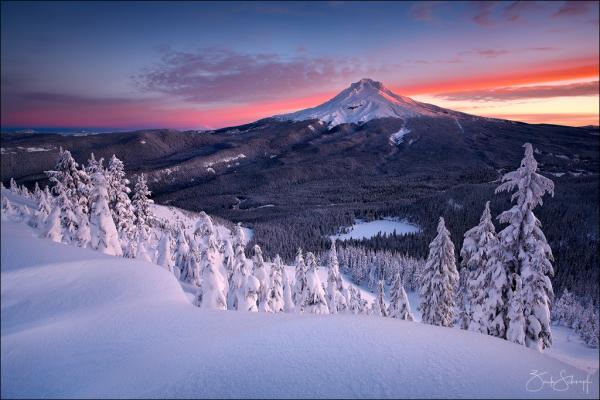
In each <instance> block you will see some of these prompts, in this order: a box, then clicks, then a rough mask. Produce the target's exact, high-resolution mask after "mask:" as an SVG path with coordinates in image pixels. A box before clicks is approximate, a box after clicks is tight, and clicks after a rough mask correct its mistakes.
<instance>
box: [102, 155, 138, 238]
mask: <svg viewBox="0 0 600 400" xmlns="http://www.w3.org/2000/svg"><path fill="white" fill-rule="evenodd" d="M106 176H107V180H108V198H109V203H108V204H109V206H110V211H111V213H112V217H113V220H114V221H115V225H116V226H117V231H118V232H119V235H120V236H121V238H122V239H123V240H124V241H127V240H131V239H132V238H133V235H134V233H135V231H136V228H135V222H136V215H135V213H134V208H133V205H132V203H131V200H130V199H129V193H130V192H131V189H129V179H127V178H126V177H125V167H124V165H123V162H122V161H121V160H119V159H118V158H117V157H116V156H115V155H114V154H113V156H112V157H111V158H110V160H109V162H108V167H107V169H106Z"/></svg>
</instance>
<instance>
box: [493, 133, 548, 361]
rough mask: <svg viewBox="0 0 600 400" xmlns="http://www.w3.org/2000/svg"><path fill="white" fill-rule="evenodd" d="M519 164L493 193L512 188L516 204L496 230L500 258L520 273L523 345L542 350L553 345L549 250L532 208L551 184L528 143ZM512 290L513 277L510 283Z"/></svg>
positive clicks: (510, 270)
mask: <svg viewBox="0 0 600 400" xmlns="http://www.w3.org/2000/svg"><path fill="white" fill-rule="evenodd" d="M523 147H525V156H524V158H523V160H521V166H520V167H519V168H518V169H517V170H516V171H512V172H509V173H507V174H505V175H504V176H503V177H502V182H503V183H502V184H501V185H500V186H498V188H497V189H496V193H499V192H504V191H507V192H510V191H513V190H515V192H514V193H513V195H512V197H511V200H512V201H514V202H515V203H516V204H515V205H514V206H513V207H512V208H511V209H510V210H508V211H504V212H503V213H502V214H500V216H499V217H498V219H499V220H500V222H501V223H508V224H509V225H508V226H507V227H506V228H504V229H503V230H502V231H501V232H500V233H499V238H500V249H501V253H500V259H501V261H502V263H503V264H504V265H505V266H506V269H507V271H508V272H510V273H512V274H515V275H513V276H516V275H519V276H520V278H521V284H522V293H521V295H522V299H523V316H524V321H525V333H526V335H525V338H526V340H525V344H526V345H527V346H528V347H532V348H536V349H538V350H540V351H541V350H543V349H545V348H547V347H549V346H550V345H551V344H552V331H551V328H550V304H551V302H552V298H553V296H554V294H553V290H552V283H551V282H550V277H551V276H552V275H553V274H554V270H553V268H552V261H553V256H552V250H551V249H550V246H549V245H548V242H547V241H546V237H545V235H544V233H543V232H542V229H541V223H540V221H539V220H538V219H537V218H536V216H535V215H534V214H533V209H534V208H535V207H537V206H538V205H542V204H543V201H542V197H543V196H544V194H546V193H550V195H554V183H553V182H552V181H551V180H550V179H548V178H546V177H544V176H542V175H539V174H538V173H537V169H538V164H537V161H536V160H535V158H534V157H533V148H532V146H531V144H529V143H525V144H524V145H523ZM510 287H511V289H512V290H515V282H514V280H513V282H512V284H511V285H510Z"/></svg>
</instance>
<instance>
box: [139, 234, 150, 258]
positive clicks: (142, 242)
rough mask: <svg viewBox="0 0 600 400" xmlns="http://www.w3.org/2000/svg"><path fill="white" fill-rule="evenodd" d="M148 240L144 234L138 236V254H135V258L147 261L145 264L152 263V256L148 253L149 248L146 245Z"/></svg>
mask: <svg viewBox="0 0 600 400" xmlns="http://www.w3.org/2000/svg"><path fill="white" fill-rule="evenodd" d="M146 244H147V242H146V238H144V235H143V234H140V233H138V235H137V243H136V246H135V248H136V252H135V258H136V259H138V260H141V261H145V262H149V263H151V262H152V256H151V255H150V252H149V251H148V246H147V245H146Z"/></svg>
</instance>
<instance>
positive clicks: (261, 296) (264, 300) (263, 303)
mask: <svg viewBox="0 0 600 400" xmlns="http://www.w3.org/2000/svg"><path fill="white" fill-rule="evenodd" d="M252 263H253V264H254V272H253V274H254V277H255V278H256V279H258V282H259V283H260V288H259V290H258V311H261V312H270V311H271V310H269V275H268V274H267V268H266V266H265V261H264V260H263V255H262V250H261V249H260V246H259V245H255V246H254V257H253V258H252Z"/></svg>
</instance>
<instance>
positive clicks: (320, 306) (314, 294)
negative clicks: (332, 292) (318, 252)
mask: <svg viewBox="0 0 600 400" xmlns="http://www.w3.org/2000/svg"><path fill="white" fill-rule="evenodd" d="M304 311H306V312H309V313H311V314H329V308H328V307H327V300H326V299H325V291H324V290H323V285H322V284H321V279H319V275H318V273H317V260H316V258H315V255H314V254H313V253H311V252H308V253H306V289H305V295H304Z"/></svg>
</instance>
